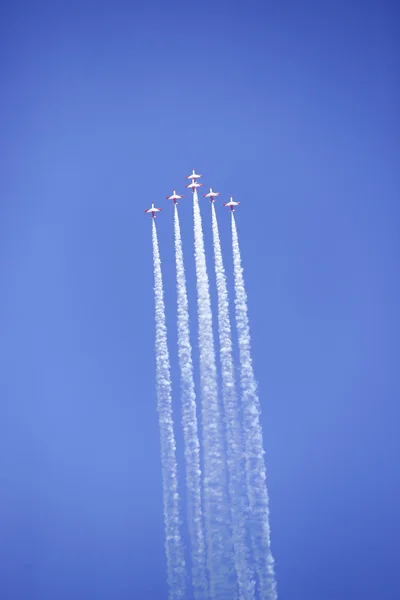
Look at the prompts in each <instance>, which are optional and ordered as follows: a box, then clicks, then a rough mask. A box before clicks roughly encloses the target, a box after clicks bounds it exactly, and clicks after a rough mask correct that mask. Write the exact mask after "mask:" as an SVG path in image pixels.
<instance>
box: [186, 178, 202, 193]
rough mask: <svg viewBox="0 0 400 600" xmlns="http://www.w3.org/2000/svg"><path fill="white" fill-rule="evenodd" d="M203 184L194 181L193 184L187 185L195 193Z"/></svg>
mask: <svg viewBox="0 0 400 600" xmlns="http://www.w3.org/2000/svg"><path fill="white" fill-rule="evenodd" d="M202 185H203V184H202V183H197V181H196V180H195V179H193V180H192V183H189V185H187V186H186V187H187V188H191V190H192V192H194V190H195V189H196V188H198V187H201V186H202Z"/></svg>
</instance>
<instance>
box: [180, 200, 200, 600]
mask: <svg viewBox="0 0 400 600" xmlns="http://www.w3.org/2000/svg"><path fill="white" fill-rule="evenodd" d="M174 232H175V261H176V287H177V298H178V356H179V367H180V372H181V398H182V426H183V435H184V445H185V461H186V487H187V498H188V500H187V504H188V524H189V535H190V543H191V556H192V582H193V593H194V598H195V600H206V599H207V598H208V589H207V588H208V583H207V570H206V552H205V540H204V531H203V513H202V506H201V471H200V444H199V437H198V428H197V416H196V394H195V391H194V380H193V363H192V347H191V343H190V333H189V313H188V298H187V291H186V277H185V269H184V264H183V254H182V240H181V231H180V225H179V215H178V207H177V205H175V210H174Z"/></svg>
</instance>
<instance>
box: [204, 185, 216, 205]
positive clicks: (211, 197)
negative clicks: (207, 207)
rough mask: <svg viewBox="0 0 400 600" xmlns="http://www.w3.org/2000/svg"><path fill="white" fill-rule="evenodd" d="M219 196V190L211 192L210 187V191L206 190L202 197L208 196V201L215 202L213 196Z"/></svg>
mask: <svg viewBox="0 0 400 600" xmlns="http://www.w3.org/2000/svg"><path fill="white" fill-rule="evenodd" d="M217 196H219V192H213V189H212V188H210V191H209V192H208V194H204V196H203V197H204V198H209V199H210V202H215V198H216V197H217Z"/></svg>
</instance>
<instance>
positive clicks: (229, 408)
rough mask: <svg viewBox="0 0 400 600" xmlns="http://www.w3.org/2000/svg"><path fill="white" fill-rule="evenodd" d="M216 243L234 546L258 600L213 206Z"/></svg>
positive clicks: (240, 570)
mask: <svg viewBox="0 0 400 600" xmlns="http://www.w3.org/2000/svg"><path fill="white" fill-rule="evenodd" d="M211 212H212V231H213V242H214V260H215V276H216V282H217V294H218V333H219V342H220V360H221V373H222V393H223V401H224V412H225V429H226V439H227V449H226V454H227V463H228V475H229V495H230V507H231V516H232V531H233V546H234V553H235V566H236V572H237V579H238V587H239V598H240V600H253V599H254V593H255V590H254V587H255V584H254V578H253V572H252V570H251V569H250V565H249V552H248V548H247V543H246V508H247V504H248V501H247V493H246V476H245V472H244V466H245V465H244V457H243V440H242V435H241V428H240V422H239V416H238V406H237V397H236V383H235V372H234V367H233V358H232V336H231V325H230V319H229V302H228V290H227V287H226V277H225V269H224V265H223V261H222V253H221V244H220V239H219V231H218V222H217V216H216V214H215V206H214V204H213V203H212V204H211Z"/></svg>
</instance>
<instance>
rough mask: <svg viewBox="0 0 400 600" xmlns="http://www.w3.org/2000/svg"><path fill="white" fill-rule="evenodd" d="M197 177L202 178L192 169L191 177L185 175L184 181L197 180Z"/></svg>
mask: <svg viewBox="0 0 400 600" xmlns="http://www.w3.org/2000/svg"><path fill="white" fill-rule="evenodd" d="M199 177H203V175H199V174H198V173H196V172H195V170H194V169H192V174H191V175H186V179H193V180H194V179H199Z"/></svg>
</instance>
